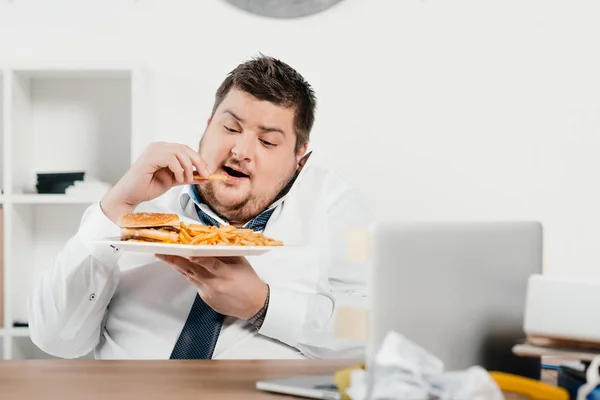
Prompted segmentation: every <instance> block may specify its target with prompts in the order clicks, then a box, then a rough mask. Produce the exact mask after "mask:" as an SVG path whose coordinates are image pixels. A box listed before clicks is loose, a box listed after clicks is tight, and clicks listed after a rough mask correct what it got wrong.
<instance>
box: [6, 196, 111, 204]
mask: <svg viewBox="0 0 600 400" xmlns="http://www.w3.org/2000/svg"><path fill="white" fill-rule="evenodd" d="M10 201H11V202H12V203H14V204H93V203H96V202H97V201H100V198H99V197H87V196H86V197H82V196H70V195H66V194H18V195H13V196H11V197H10Z"/></svg>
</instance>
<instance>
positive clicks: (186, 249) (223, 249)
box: [95, 238, 283, 257]
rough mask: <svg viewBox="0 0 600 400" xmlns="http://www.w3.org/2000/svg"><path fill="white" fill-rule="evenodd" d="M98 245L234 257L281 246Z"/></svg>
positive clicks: (117, 242)
mask: <svg viewBox="0 0 600 400" xmlns="http://www.w3.org/2000/svg"><path fill="white" fill-rule="evenodd" d="M95 244H96V245H98V246H110V247H111V248H112V249H118V250H115V251H131V252H136V253H151V254H169V255H174V256H181V257H236V256H258V255H260V254H264V253H266V252H268V251H271V250H276V249H281V248H283V246H232V245H225V246H224V245H202V244H198V245H194V244H172V243H153V242H129V241H125V242H123V241H121V239H120V238H106V239H101V240H97V241H96V242H95Z"/></svg>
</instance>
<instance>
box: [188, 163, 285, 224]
mask: <svg viewBox="0 0 600 400" xmlns="http://www.w3.org/2000/svg"><path fill="white" fill-rule="evenodd" d="M294 176H295V175H294V172H293V171H292V172H291V173H289V174H285V175H282V176H280V177H279V180H278V182H277V183H276V185H275V186H274V188H273V191H271V192H268V193H262V194H258V195H255V194H252V193H251V194H250V195H249V196H247V197H246V198H245V199H242V200H240V201H238V202H236V203H233V204H228V205H226V206H225V205H223V204H221V203H220V202H219V200H218V199H217V196H216V193H215V186H216V185H220V184H223V183H222V182H208V183H206V184H202V185H196V187H197V188H198V192H199V193H200V195H201V196H202V200H203V201H204V203H206V204H207V205H208V206H209V207H210V208H211V209H212V210H213V211H214V212H215V213H216V214H217V215H218V216H219V217H221V218H222V219H223V220H225V221H228V222H230V223H231V222H233V223H246V222H248V221H250V220H251V219H252V218H254V217H256V216H257V215H258V214H260V213H261V212H262V211H264V210H266V209H267V207H269V206H270V205H271V204H272V203H273V202H274V201H275V199H277V198H279V197H280V194H281V192H282V190H284V188H285V189H288V188H289V185H288V184H290V183H291V181H292V179H293V178H294Z"/></svg>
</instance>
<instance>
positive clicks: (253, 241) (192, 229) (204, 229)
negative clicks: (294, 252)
mask: <svg viewBox="0 0 600 400" xmlns="http://www.w3.org/2000/svg"><path fill="white" fill-rule="evenodd" d="M179 243H181V244H198V245H231V246H283V242H281V241H278V240H274V239H271V238H269V237H267V236H265V235H263V234H262V233H258V232H254V231H253V230H252V229H242V228H235V227H233V226H221V227H216V226H205V225H201V224H190V225H186V224H184V223H183V222H181V224H180V229H179Z"/></svg>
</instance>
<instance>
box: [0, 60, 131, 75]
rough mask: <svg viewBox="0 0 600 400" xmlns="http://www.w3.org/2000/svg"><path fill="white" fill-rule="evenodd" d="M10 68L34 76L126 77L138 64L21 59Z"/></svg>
mask: <svg viewBox="0 0 600 400" xmlns="http://www.w3.org/2000/svg"><path fill="white" fill-rule="evenodd" d="M10 67H11V69H12V70H13V71H15V72H17V73H20V74H25V75H27V76H28V77H35V78H60V77H68V78H73V77H79V78H82V77H84V78H106V77H115V76H121V77H128V76H130V75H131V73H132V71H133V70H135V69H138V68H139V66H137V65H134V64H133V63H130V62H121V61H102V62H88V61H68V62H56V61H21V62H18V63H13V64H12V65H11V66H10Z"/></svg>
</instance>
